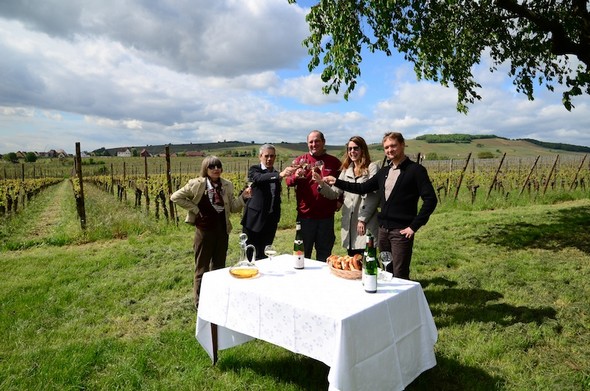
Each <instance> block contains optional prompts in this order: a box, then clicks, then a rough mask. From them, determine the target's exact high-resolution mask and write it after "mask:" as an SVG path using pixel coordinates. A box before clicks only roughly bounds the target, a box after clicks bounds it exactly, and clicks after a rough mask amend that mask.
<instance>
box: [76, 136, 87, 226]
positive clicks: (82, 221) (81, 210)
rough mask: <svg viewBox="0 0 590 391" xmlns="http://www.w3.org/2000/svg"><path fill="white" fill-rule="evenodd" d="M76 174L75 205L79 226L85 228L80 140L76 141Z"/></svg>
mask: <svg viewBox="0 0 590 391" xmlns="http://www.w3.org/2000/svg"><path fill="white" fill-rule="evenodd" d="M75 165H76V176H77V178H78V182H79V186H80V196H79V198H76V205H77V209H78V216H80V226H81V227H82V230H83V231H84V230H86V208H85V206H84V185H83V183H82V154H81V153H80V142H76V158H75Z"/></svg>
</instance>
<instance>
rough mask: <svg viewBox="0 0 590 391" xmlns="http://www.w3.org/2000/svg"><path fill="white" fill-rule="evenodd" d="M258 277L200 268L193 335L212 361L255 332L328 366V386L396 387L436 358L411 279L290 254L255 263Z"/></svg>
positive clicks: (424, 307)
mask: <svg viewBox="0 0 590 391" xmlns="http://www.w3.org/2000/svg"><path fill="white" fill-rule="evenodd" d="M256 265H257V266H258V268H259V269H260V276H259V277H257V278H254V279H237V278H234V277H232V276H231V275H230V274H229V272H228V269H227V268H225V269H220V270H215V271H210V272H207V273H205V274H204V276H203V280H202V285H201V292H200V298H199V309H198V312H197V324H196V338H197V340H198V341H199V343H200V344H201V345H202V346H203V348H204V349H205V350H206V351H207V353H208V354H209V356H210V357H211V359H212V360H213V363H215V361H216V360H217V350H218V349H227V348H231V347H233V346H237V345H240V344H242V343H244V342H247V341H250V340H252V339H254V338H257V339H261V340H264V341H267V342H270V343H273V344H275V345H278V346H281V347H283V348H286V349H288V350H290V351H292V352H295V353H300V354H303V355H306V356H308V357H311V358H314V359H316V360H319V361H321V362H323V363H325V364H326V365H328V366H329V367H330V371H329V373H328V381H329V383H330V389H337V390H341V391H348V390H365V389H366V390H403V389H404V388H405V387H406V386H407V385H408V384H410V383H411V382H412V381H413V380H414V379H415V378H417V377H418V376H419V375H420V374H421V373H422V372H423V371H425V370H427V369H429V368H432V367H434V366H435V365H436V358H435V356H434V344H435V343H436V340H437V338H438V333H437V330H436V326H435V324H434V320H433V318H432V314H431V312H430V309H429V307H428V303H427V301H426V298H425V296H424V292H423V291H422V287H421V286H420V284H419V283H417V282H413V281H407V280H402V279H397V278H393V279H392V280H391V281H379V283H378V289H377V293H374V294H370V293H366V292H365V291H364V290H363V287H362V285H361V282H360V280H347V279H343V278H340V277H337V276H335V275H333V274H332V273H330V271H329V267H328V266H327V265H326V264H325V263H323V262H318V261H314V260H310V259H305V269H303V270H295V269H293V267H292V265H293V258H292V256H291V255H286V254H285V255H280V256H277V257H274V258H273V260H272V261H270V260H268V259H265V260H260V261H257V262H256Z"/></svg>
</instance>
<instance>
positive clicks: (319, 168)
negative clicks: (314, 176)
mask: <svg viewBox="0 0 590 391" xmlns="http://www.w3.org/2000/svg"><path fill="white" fill-rule="evenodd" d="M314 167H315V168H317V170H316V172H317V173H318V174H320V175H323V172H324V161H323V160H317V161H316V162H315V164H314Z"/></svg>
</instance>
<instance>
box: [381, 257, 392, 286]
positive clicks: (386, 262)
mask: <svg viewBox="0 0 590 391" xmlns="http://www.w3.org/2000/svg"><path fill="white" fill-rule="evenodd" d="M379 258H380V259H381V264H382V265H383V280H391V278H387V274H386V273H387V265H389V264H390V263H391V261H392V260H393V256H392V255H391V251H381V253H380V254H379Z"/></svg>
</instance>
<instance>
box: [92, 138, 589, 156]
mask: <svg viewBox="0 0 590 391" xmlns="http://www.w3.org/2000/svg"><path fill="white" fill-rule="evenodd" d="M260 145H261V144H260V143H255V142H253V141H252V142H243V141H222V142H212V143H189V144H168V145H146V146H127V147H118V148H101V149H100V150H96V151H93V153H94V154H96V155H105V152H106V155H110V156H116V155H117V152H119V151H122V150H126V149H129V150H135V151H137V153H139V152H141V151H142V150H144V149H145V150H147V151H148V152H149V153H150V154H151V155H158V154H161V153H164V151H165V149H166V147H168V148H169V149H170V153H175V154H186V153H187V152H197V151H199V152H204V153H205V154H206V155H212V154H216V155H220V156H228V155H230V156H232V155H233V156H257V154H258V148H259V147H260ZM274 145H275V146H276V148H277V152H278V153H279V154H280V155H283V156H296V155H299V154H301V153H305V152H306V151H307V144H306V143H305V142H300V143H288V142H279V143H274ZM406 145H407V147H406V151H407V153H408V154H413V155H415V154H417V153H420V154H421V155H423V156H427V157H429V158H430V159H449V158H457V157H465V156H466V155H467V154H469V153H471V154H473V155H474V156H475V157H488V158H494V157H500V156H502V154H504V153H506V154H507V155H510V156H522V157H526V156H538V155H541V156H547V155H556V154H579V153H590V148H589V147H584V146H578V145H571V144H563V143H547V142H542V141H537V140H533V139H516V140H510V139H507V138H502V137H498V136H495V135H468V134H448V135H423V136H419V137H417V138H416V139H408V140H406ZM326 149H327V150H328V152H329V153H331V154H333V155H336V156H338V157H340V156H342V155H343V154H344V152H345V150H344V146H343V145H327V146H326ZM369 149H370V151H371V154H372V155H373V156H372V157H373V159H379V158H380V157H381V156H382V154H383V149H382V147H381V144H380V143H377V144H371V145H369Z"/></svg>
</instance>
